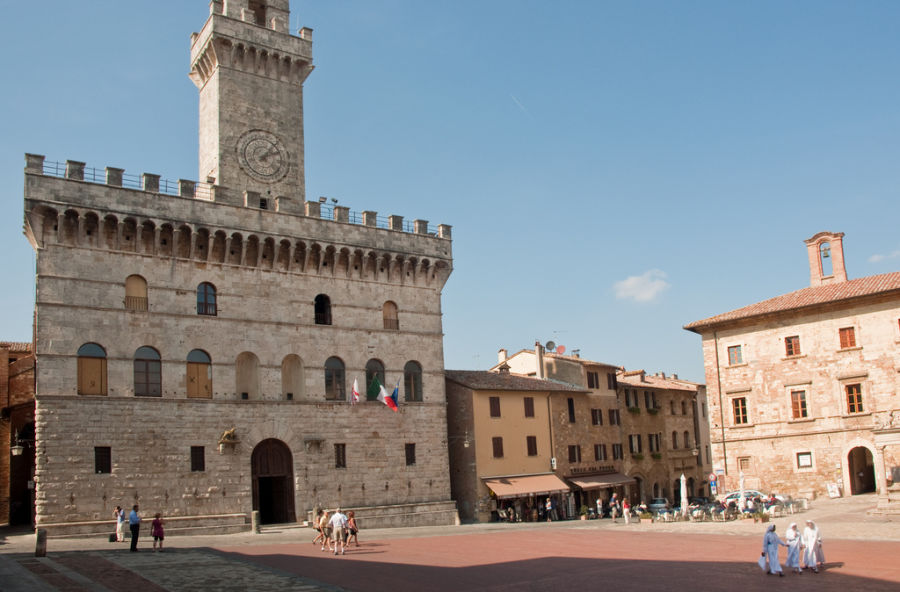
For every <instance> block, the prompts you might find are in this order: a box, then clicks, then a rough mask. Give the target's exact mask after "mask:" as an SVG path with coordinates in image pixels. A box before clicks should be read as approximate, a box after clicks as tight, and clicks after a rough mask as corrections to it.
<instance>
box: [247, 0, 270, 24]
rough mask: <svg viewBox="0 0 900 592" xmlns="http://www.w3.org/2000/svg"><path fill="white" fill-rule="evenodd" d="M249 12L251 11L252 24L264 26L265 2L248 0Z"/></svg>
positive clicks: (262, 0)
mask: <svg viewBox="0 0 900 592" xmlns="http://www.w3.org/2000/svg"><path fill="white" fill-rule="evenodd" d="M248 8H249V9H250V12H252V13H253V20H254V24H256V25H259V26H260V27H265V26H266V3H265V1H264V0H250V2H249V4H248Z"/></svg>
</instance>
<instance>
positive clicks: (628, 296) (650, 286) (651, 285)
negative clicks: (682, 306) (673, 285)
mask: <svg viewBox="0 0 900 592" xmlns="http://www.w3.org/2000/svg"><path fill="white" fill-rule="evenodd" d="M666 277H667V276H666V272H664V271H662V270H661V269H651V270H649V271H645V272H644V273H642V274H641V275H632V276H629V277H627V278H625V279H624V280H621V281H618V282H616V283H615V284H613V289H614V290H615V291H616V298H618V299H620V300H634V301H635V302H650V301H651V300H654V299H655V298H656V297H657V296H659V295H660V294H661V293H662V292H663V291H664V290H666V289H667V288H668V287H669V282H667V281H666Z"/></svg>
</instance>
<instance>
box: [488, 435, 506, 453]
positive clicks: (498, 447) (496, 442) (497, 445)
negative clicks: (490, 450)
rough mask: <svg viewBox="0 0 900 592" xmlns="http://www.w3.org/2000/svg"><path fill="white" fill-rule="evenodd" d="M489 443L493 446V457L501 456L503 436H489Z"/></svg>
mask: <svg viewBox="0 0 900 592" xmlns="http://www.w3.org/2000/svg"><path fill="white" fill-rule="evenodd" d="M491 444H493V446H494V458H503V438H500V437H499V436H498V437H494V438H491Z"/></svg>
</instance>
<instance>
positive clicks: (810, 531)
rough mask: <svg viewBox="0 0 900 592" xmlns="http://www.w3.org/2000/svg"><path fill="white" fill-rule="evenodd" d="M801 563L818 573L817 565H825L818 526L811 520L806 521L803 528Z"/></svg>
mask: <svg viewBox="0 0 900 592" xmlns="http://www.w3.org/2000/svg"><path fill="white" fill-rule="evenodd" d="M802 545H803V564H804V565H805V566H806V568H807V569H811V570H813V572H815V573H819V567H822V566H824V565H825V553H824V552H823V551H822V535H821V534H819V527H818V526H816V523H815V522H813V521H812V520H807V521H806V528H804V529H803V542H802Z"/></svg>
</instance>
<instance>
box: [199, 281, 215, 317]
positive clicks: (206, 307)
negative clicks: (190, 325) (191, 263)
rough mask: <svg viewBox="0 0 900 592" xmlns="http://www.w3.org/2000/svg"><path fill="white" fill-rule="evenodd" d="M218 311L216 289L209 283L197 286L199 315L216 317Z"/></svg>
mask: <svg viewBox="0 0 900 592" xmlns="http://www.w3.org/2000/svg"><path fill="white" fill-rule="evenodd" d="M217 311H218V308H217V307H216V287H215V286H214V285H212V284H210V283H209V282H203V283H202V284H200V285H199V286H197V314H198V315H210V316H215V315H216V313H217Z"/></svg>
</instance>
